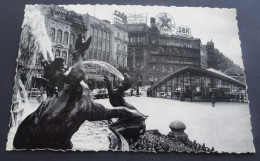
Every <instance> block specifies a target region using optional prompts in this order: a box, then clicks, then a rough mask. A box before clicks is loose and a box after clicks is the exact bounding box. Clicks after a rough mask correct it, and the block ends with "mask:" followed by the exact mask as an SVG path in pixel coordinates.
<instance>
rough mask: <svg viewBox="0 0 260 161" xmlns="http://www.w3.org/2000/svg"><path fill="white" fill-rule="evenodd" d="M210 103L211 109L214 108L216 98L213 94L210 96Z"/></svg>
mask: <svg viewBox="0 0 260 161" xmlns="http://www.w3.org/2000/svg"><path fill="white" fill-rule="evenodd" d="M211 103H212V107H215V103H216V97H215V95H214V94H212V96H211Z"/></svg>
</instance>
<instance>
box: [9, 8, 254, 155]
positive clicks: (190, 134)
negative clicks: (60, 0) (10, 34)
mask: <svg viewBox="0 0 260 161" xmlns="http://www.w3.org/2000/svg"><path fill="white" fill-rule="evenodd" d="M93 7H94V8H93ZM104 7H105V8H106V7H107V9H108V10H107V11H108V12H109V15H110V16H111V19H109V18H108V17H107V15H104V14H103V15H102V16H101V17H100V15H99V13H101V12H98V11H101V10H104ZM129 8H131V7H129ZM145 8H146V9H148V10H147V13H146V14H145V13H135V12H133V11H134V10H132V11H131V10H129V9H128V7H126V6H122V8H118V7H114V8H111V7H109V6H102V5H101V6H91V5H86V6H84V5H82V6H73V5H69V6H66V5H65V6H62V5H35V6H34V5H27V6H26V8H25V18H24V23H23V25H22V33H21V42H20V44H19V54H18V58H17V74H16V77H15V87H14V95H13V100H12V101H13V104H12V107H11V122H10V132H9V135H8V143H7V148H6V149H7V150H14V149H52V150H64V151H66V150H80V151H89V150H94V151H99V150H120V151H131V150H133V151H144V152H172V151H174V152H188V153H190V152H195V153H199V152H206V153H215V152H220V153H221V152H227V153H233V152H235V153H247V152H250V153H254V152H255V149H254V145H253V136H252V133H251V123H250V110H249V100H248V95H247V85H246V80H245V75H244V67H243V62H242V59H241V49H240V46H239V45H240V40H239V37H238V27H237V24H236V22H237V21H236V12H235V10H234V9H225V12H223V11H222V10H214V9H199V8H190V9H191V10H194V11H198V13H197V14H198V15H197V17H193V18H195V19H196V18H198V17H202V16H205V20H204V19H200V21H201V23H197V22H194V20H193V19H192V18H191V17H186V18H187V20H186V21H183V19H182V16H181V14H180V13H185V12H186V11H187V8H176V7H174V9H175V10H172V9H171V8H167V7H162V8H163V10H162V8H160V7H159V8H158V7H155V8H157V10H156V12H155V13H156V14H155V13H153V12H152V11H153V9H152V8H153V7H148V6H146V7H145ZM85 9H88V10H89V12H85ZM92 9H94V14H92V12H91V11H92ZM123 9H125V10H126V11H128V12H129V13H127V12H122V11H121V10H123ZM202 10H203V11H202ZM162 11H165V12H162ZM166 11H167V12H166ZM201 11H202V12H201ZM204 12H208V13H210V14H209V15H207V16H206V15H205V14H204ZM173 15H175V16H176V17H174V16H173ZM227 15H228V16H227ZM34 17H38V18H37V19H35V18H34ZM215 17H218V18H217V20H218V21H213V19H214V18H215ZM222 19H223V21H222ZM204 21H209V22H211V23H212V24H214V23H216V24H218V25H219V26H220V29H219V28H216V27H213V26H214V25H212V26H211V27H209V29H210V32H212V33H210V32H209V31H207V32H205V34H203V31H198V30H200V28H203V27H202V26H199V27H198V25H201V24H203V22H204ZM226 22H230V23H226ZM192 26H193V27H192ZM209 26H210V25H209ZM193 28H194V30H193ZM224 28H225V29H227V30H226V31H227V32H230V34H223V33H219V32H218V30H221V29H224ZM205 35H207V36H205ZM212 38H214V39H212ZM225 41H226V42H229V43H231V44H229V47H228V48H227V45H226V43H225Z"/></svg>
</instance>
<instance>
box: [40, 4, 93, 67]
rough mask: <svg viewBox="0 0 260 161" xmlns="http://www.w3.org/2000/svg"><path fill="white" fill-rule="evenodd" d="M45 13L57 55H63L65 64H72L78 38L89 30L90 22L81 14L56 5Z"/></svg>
mask: <svg viewBox="0 0 260 161" xmlns="http://www.w3.org/2000/svg"><path fill="white" fill-rule="evenodd" d="M43 13H44V14H45V24H46V29H47V32H48V34H49V37H50V39H51V42H52V51H53V53H54V54H55V57H63V58H64V60H65V65H66V66H67V65H71V58H72V53H73V51H74V46H75V41H76V38H77V36H78V35H79V34H81V33H86V32H87V30H88V26H87V24H88V22H87V21H86V20H84V19H83V17H82V16H81V15H79V14H76V13H75V12H73V11H67V10H65V9H64V8H63V7H59V6H54V5H52V6H50V7H48V8H47V10H45V12H43Z"/></svg>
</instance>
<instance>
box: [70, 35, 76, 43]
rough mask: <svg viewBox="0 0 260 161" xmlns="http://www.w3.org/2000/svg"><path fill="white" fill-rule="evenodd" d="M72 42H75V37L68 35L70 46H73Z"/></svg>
mask: <svg viewBox="0 0 260 161" xmlns="http://www.w3.org/2000/svg"><path fill="white" fill-rule="evenodd" d="M74 41H75V35H74V34H71V35H70V44H71V45H74Z"/></svg>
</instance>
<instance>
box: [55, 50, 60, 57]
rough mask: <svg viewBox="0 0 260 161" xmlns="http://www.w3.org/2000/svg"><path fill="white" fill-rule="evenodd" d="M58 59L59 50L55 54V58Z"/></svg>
mask: <svg viewBox="0 0 260 161" xmlns="http://www.w3.org/2000/svg"><path fill="white" fill-rule="evenodd" d="M57 57H60V50H56V52H55V58H57Z"/></svg>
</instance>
